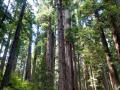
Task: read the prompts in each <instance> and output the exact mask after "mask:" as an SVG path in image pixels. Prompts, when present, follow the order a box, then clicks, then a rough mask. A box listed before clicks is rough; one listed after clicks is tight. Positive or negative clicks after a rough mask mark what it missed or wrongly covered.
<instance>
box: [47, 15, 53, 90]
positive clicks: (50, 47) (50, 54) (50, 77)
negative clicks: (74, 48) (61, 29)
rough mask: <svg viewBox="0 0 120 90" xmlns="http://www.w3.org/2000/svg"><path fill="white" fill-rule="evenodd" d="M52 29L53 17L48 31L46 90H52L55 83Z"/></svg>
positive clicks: (49, 19)
mask: <svg viewBox="0 0 120 90" xmlns="http://www.w3.org/2000/svg"><path fill="white" fill-rule="evenodd" d="M52 39H53V38H52V27H51V16H49V17H48V30H47V42H46V76H47V77H46V79H47V80H46V84H47V87H46V90H50V89H51V90H52V89H53V88H54V87H53V85H54V81H53V63H54V60H53V49H54V48H53V47H54V46H53V45H54V44H53V40H52Z"/></svg>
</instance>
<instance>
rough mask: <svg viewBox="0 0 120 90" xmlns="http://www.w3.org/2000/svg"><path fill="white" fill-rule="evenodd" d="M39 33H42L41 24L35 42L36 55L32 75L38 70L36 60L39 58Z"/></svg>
mask: <svg viewBox="0 0 120 90" xmlns="http://www.w3.org/2000/svg"><path fill="white" fill-rule="evenodd" d="M39 35H40V31H39V26H37V37H36V42H35V55H34V60H33V70H32V75H34V72H35V70H36V60H37V56H38V46H37V45H38V40H39Z"/></svg>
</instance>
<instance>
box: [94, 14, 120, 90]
mask: <svg viewBox="0 0 120 90" xmlns="http://www.w3.org/2000/svg"><path fill="white" fill-rule="evenodd" d="M95 15H96V20H97V22H100V20H99V18H98V14H97V13H95ZM99 33H100V37H101V42H102V45H103V48H104V52H105V55H106V61H107V65H108V68H109V72H110V75H111V80H112V83H113V87H114V90H118V86H119V84H120V81H119V78H118V74H117V72H116V69H115V66H114V65H113V64H112V56H111V53H110V50H109V48H108V44H107V41H106V39H105V35H104V32H103V28H102V27H101V26H100V27H99Z"/></svg>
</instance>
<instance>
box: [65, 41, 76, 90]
mask: <svg viewBox="0 0 120 90" xmlns="http://www.w3.org/2000/svg"><path fill="white" fill-rule="evenodd" d="M65 56H66V57H65V58H66V76H67V77H66V79H67V81H66V82H67V83H68V87H67V88H68V90H74V89H73V87H74V77H73V66H72V46H71V43H70V42H69V41H66V43H65Z"/></svg>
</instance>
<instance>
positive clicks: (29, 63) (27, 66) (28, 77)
mask: <svg viewBox="0 0 120 90" xmlns="http://www.w3.org/2000/svg"><path fill="white" fill-rule="evenodd" d="M31 50H32V24H30V35H29V45H28V55H27V63H26V73H25V80H27V81H30V79H31Z"/></svg>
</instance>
